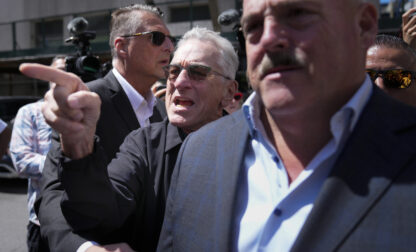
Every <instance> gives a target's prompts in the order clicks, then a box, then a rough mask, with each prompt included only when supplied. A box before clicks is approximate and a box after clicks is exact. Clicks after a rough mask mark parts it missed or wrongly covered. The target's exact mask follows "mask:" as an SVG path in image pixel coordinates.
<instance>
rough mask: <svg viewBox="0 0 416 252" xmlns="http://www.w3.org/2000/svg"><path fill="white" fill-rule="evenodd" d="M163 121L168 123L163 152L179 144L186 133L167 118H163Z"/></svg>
mask: <svg viewBox="0 0 416 252" xmlns="http://www.w3.org/2000/svg"><path fill="white" fill-rule="evenodd" d="M165 123H167V124H168V125H167V130H166V145H165V152H168V151H170V150H171V149H173V148H175V147H176V146H178V145H181V144H182V142H183V140H184V139H185V138H186V136H187V134H186V133H185V132H183V131H182V130H181V129H180V128H178V127H176V126H174V125H172V124H171V123H170V122H169V121H168V119H167V118H166V119H165Z"/></svg>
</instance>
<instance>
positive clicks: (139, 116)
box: [26, 5, 174, 251]
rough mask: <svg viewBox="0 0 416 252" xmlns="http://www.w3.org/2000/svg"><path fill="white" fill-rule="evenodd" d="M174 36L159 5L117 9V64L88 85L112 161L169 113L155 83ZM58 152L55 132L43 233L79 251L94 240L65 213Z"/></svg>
mask: <svg viewBox="0 0 416 252" xmlns="http://www.w3.org/2000/svg"><path fill="white" fill-rule="evenodd" d="M128 24H135V25H133V26H131V25H128ZM171 39H172V38H171V37H170V36H169V31H168V29H167V27H166V26H165V24H164V22H163V20H162V17H161V15H160V13H159V11H158V10H157V9H156V8H154V7H151V6H146V5H132V6H129V7H125V8H120V9H118V10H116V11H115V12H113V13H112V20H111V31H110V47H111V51H112V55H113V60H112V63H113V67H114V68H113V70H111V71H110V72H109V73H108V74H107V75H106V76H105V77H104V78H102V79H98V80H95V81H93V82H90V83H88V88H89V89H90V90H91V91H93V92H95V93H97V94H98V96H99V97H100V98H101V101H102V103H101V115H100V118H99V121H98V124H97V128H96V132H95V133H96V135H97V136H98V137H99V138H100V141H101V143H102V146H103V149H104V153H105V154H106V155H107V158H108V160H111V159H112V158H113V157H115V154H116V153H117V152H118V149H119V146H120V145H121V143H122V142H123V141H124V138H125V137H126V136H127V135H128V134H129V133H130V132H131V131H133V130H135V129H137V128H139V127H144V126H147V125H149V124H150V123H151V122H157V121H162V120H163V118H165V117H166V110H165V108H164V103H163V102H161V101H159V100H156V99H155V98H154V96H153V94H152V93H151V91H150V87H151V85H152V84H153V83H154V82H156V81H157V80H158V79H161V78H164V70H163V67H164V66H166V65H167V64H168V63H169V59H170V55H171V53H172V51H173V47H174V45H173V41H172V40H171ZM26 69H27V70H28V71H29V72H32V74H35V75H36V74H42V68H40V69H39V66H33V67H32V68H31V67H28V68H26ZM79 81H80V80H79ZM80 83H81V82H80ZM61 91H63V92H65V90H61ZM47 95H51V93H49V94H47ZM60 123H63V124H65V123H67V122H66V121H60ZM58 153H60V142H59V137H58V135H57V134H55V136H54V141H53V142H52V148H51V150H50V152H49V154H48V157H47V159H46V162H45V166H44V167H45V168H44V170H43V178H42V184H41V189H42V191H41V195H40V197H38V200H37V204H36V206H37V213H38V216H39V219H40V223H41V233H42V236H43V237H44V238H45V239H47V241H48V243H49V246H50V250H51V251H76V250H77V249H78V248H80V247H81V246H84V247H81V248H85V247H88V246H91V245H92V244H90V243H89V242H88V240H87V239H86V238H85V237H81V236H78V235H77V234H75V233H74V232H73V230H72V228H71V227H70V226H69V225H68V224H67V222H66V220H65V218H64V217H63V215H62V212H61V208H60V200H61V196H62V185H61V181H60V180H59V179H58V174H57V162H58V160H57V159H58ZM114 239H116V237H114Z"/></svg>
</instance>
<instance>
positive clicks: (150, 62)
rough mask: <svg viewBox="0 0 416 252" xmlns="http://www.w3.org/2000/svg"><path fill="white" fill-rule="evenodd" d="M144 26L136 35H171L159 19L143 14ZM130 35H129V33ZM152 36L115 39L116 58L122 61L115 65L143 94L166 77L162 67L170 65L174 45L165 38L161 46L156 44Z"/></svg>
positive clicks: (146, 13) (149, 14)
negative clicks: (153, 33) (141, 33)
mask: <svg viewBox="0 0 416 252" xmlns="http://www.w3.org/2000/svg"><path fill="white" fill-rule="evenodd" d="M140 13H141V14H140V15H142V20H143V22H144V23H143V25H142V26H141V27H139V28H138V29H137V30H136V31H135V33H138V32H146V31H160V32H163V33H164V34H165V35H169V34H170V33H169V30H168V28H167V27H166V25H165V24H164V23H163V20H161V19H160V18H159V17H158V16H155V15H154V14H151V13H148V12H140ZM126 35H127V34H126ZM150 38H151V37H150V35H144V36H139V37H129V38H122V37H118V38H116V39H115V41H114V44H115V48H116V51H117V57H118V59H119V60H120V61H121V62H122V64H118V63H117V61H116V63H115V67H116V68H117V70H118V71H119V72H120V73H121V74H122V75H123V76H124V77H125V78H126V80H127V81H128V82H129V83H130V84H131V85H133V86H134V88H135V89H136V90H138V91H139V93H140V94H142V95H144V96H145V94H146V93H147V92H149V89H150V87H151V86H152V85H153V83H155V82H156V81H157V80H159V79H162V78H164V71H163V67H164V66H166V65H167V64H169V59H170V55H171V53H172V52H173V49H174V45H173V44H172V42H171V41H170V40H169V39H165V41H164V42H163V44H162V45H160V46H156V45H153V44H152V42H151V39H150Z"/></svg>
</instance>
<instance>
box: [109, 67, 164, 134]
mask: <svg viewBox="0 0 416 252" xmlns="http://www.w3.org/2000/svg"><path fill="white" fill-rule="evenodd" d="M112 71H113V74H114V76H115V77H116V79H117V81H118V82H119V83H120V85H121V87H122V88H123V90H124V92H125V93H126V95H127V98H128V99H129V101H130V104H131V106H132V107H133V110H134V113H136V117H137V120H138V121H139V124H140V127H142V128H143V127H146V126H149V125H150V121H149V118H150V117H151V116H152V115H153V107H154V106H155V104H156V98H155V96H154V95H153V93H152V91H150V90H149V91H148V92H147V94H146V98H143V96H142V95H141V94H140V93H139V92H137V90H136V89H134V88H133V86H132V85H130V83H128V81H127V80H126V79H125V78H124V77H123V76H121V74H120V73H119V72H118V71H117V69H115V68H113V70H112Z"/></svg>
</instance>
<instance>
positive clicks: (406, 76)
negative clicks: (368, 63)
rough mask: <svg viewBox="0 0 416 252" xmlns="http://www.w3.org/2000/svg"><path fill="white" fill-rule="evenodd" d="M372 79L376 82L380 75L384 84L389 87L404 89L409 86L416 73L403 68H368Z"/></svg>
mask: <svg viewBox="0 0 416 252" xmlns="http://www.w3.org/2000/svg"><path fill="white" fill-rule="evenodd" d="M366 71H367V73H368V74H369V75H370V78H371V80H372V81H373V82H374V81H375V80H376V79H377V78H378V77H381V78H382V79H383V84H384V86H385V87H387V88H397V89H404V88H408V87H409V86H410V84H412V82H413V80H414V79H415V78H416V73H415V72H412V71H407V70H403V69H390V70H379V71H377V70H373V69H367V70H366Z"/></svg>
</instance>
